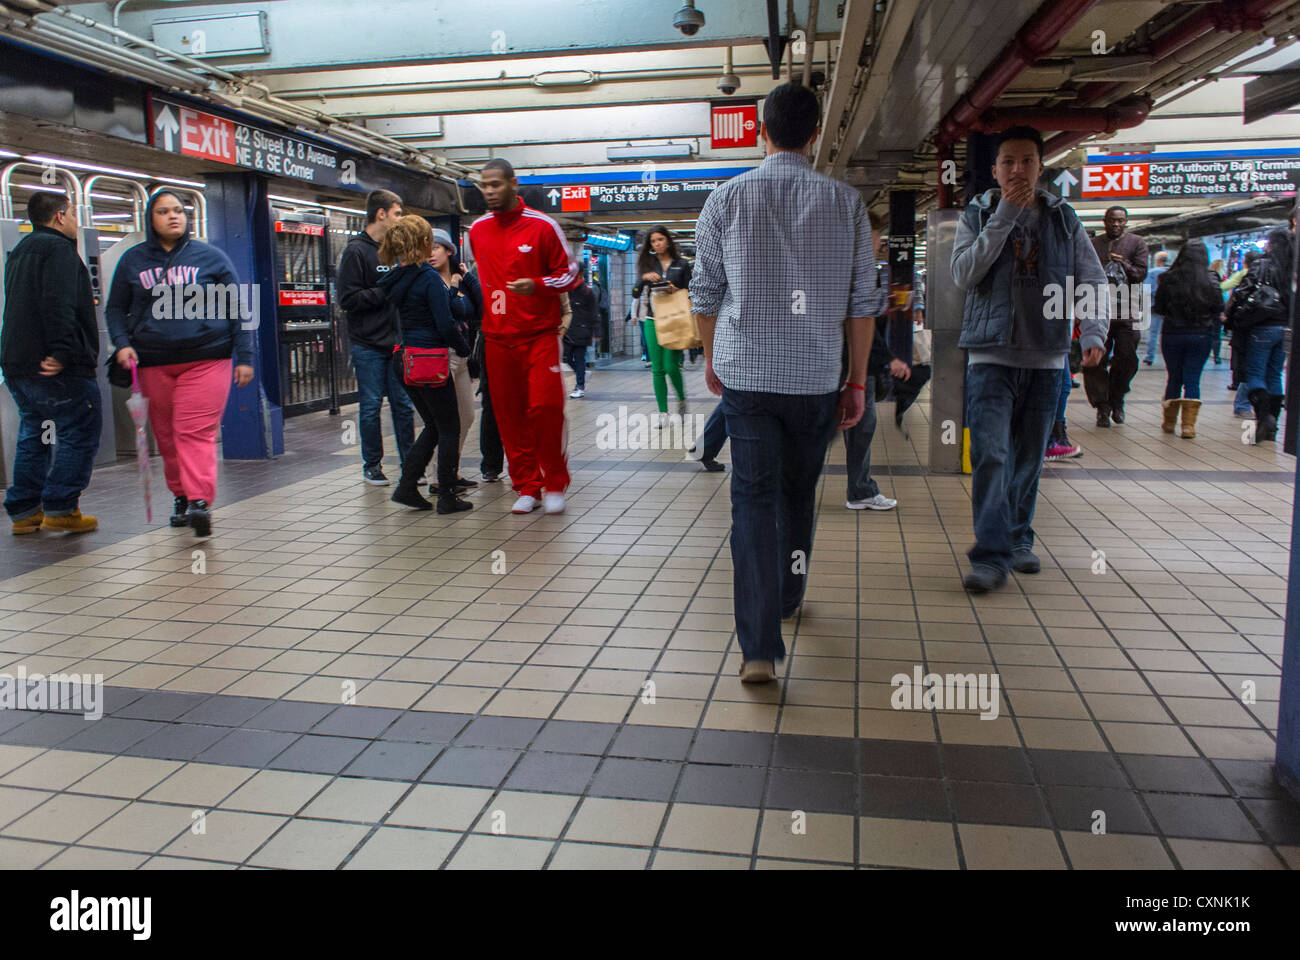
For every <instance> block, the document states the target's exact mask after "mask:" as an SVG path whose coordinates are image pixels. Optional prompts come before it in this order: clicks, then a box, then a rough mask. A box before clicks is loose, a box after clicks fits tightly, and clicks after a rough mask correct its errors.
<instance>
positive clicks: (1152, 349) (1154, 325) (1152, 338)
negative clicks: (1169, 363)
mask: <svg viewBox="0 0 1300 960" xmlns="http://www.w3.org/2000/svg"><path fill="white" fill-rule="evenodd" d="M1164 325H1165V318H1164V317H1162V316H1161V315H1160V314H1158V313H1153V314H1151V326H1150V328H1149V329H1148V330H1147V331H1146V338H1147V355H1146V361H1147V363H1154V362H1155V359H1156V345H1157V344H1158V343H1159V342H1160V328H1161V327H1163V326H1164Z"/></svg>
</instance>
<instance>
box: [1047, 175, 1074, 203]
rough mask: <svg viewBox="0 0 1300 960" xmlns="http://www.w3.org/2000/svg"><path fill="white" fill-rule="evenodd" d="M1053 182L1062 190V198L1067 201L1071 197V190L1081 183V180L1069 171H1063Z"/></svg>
mask: <svg viewBox="0 0 1300 960" xmlns="http://www.w3.org/2000/svg"><path fill="white" fill-rule="evenodd" d="M1052 182H1053V183H1054V184H1056V185H1057V186H1058V187H1060V188H1061V197H1062V198H1063V199H1065V198H1068V197H1069V196H1070V188H1071V187H1072V186H1074V185H1075V184H1076V183H1078V182H1079V178H1078V177H1076V176H1075V175H1074V174H1072V173H1071V172H1070V171H1069V170H1062V171H1061V172H1060V173H1059V174H1058V175H1057V177H1056V179H1055V180H1053V181H1052Z"/></svg>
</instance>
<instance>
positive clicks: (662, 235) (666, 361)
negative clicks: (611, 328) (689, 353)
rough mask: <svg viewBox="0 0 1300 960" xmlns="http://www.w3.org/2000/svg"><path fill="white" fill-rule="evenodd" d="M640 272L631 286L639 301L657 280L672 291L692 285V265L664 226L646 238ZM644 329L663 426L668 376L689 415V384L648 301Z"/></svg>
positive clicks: (679, 409)
mask: <svg viewBox="0 0 1300 960" xmlns="http://www.w3.org/2000/svg"><path fill="white" fill-rule="evenodd" d="M637 271H638V272H639V273H640V274H641V279H640V280H638V281H637V283H636V286H634V287H633V288H632V299H633V300H639V299H640V298H641V297H642V295H644V296H645V297H646V299H647V301H650V300H651V299H652V298H651V297H650V293H649V291H648V290H647V287H648V286H650V285H651V284H656V283H665V282H666V283H667V284H668V289H669V291H670V292H671V291H673V290H685V289H687V288H688V287H690V285H691V265H690V264H689V263H687V262H686V261H685V260H684V259H682V255H681V254H680V253H678V252H677V241H675V240H674V239H673V235H672V232H671V231H669V229H668V228H667V227H665V226H658V227H655V228H654V229H653V230H651V231H650V235H649V236H648V237H646V240H645V246H644V247H642V249H641V256H640V258H638V260H637ZM642 326H643V329H644V330H645V343H646V352H647V353H648V354H649V356H650V369H651V371H652V376H653V378H654V389H655V403H656V404H658V406H659V416H658V417H657V418H656V424H657V425H658V426H663V422H664V417H665V415H666V414H667V413H668V384H667V382H666V381H665V379H664V378H665V377H667V379H668V380H671V381H672V382H673V389H674V390H676V391H677V412H678V413H680V414H681V415H682V416H685V415H686V387H685V385H684V384H683V383H682V351H680V350H664V349H662V348H661V347H660V346H659V341H658V340H657V339H656V338H655V321H654V309H653V307H652V306H650V305H649V304H648V305H647V308H646V311H645V319H644V320H643V321H642Z"/></svg>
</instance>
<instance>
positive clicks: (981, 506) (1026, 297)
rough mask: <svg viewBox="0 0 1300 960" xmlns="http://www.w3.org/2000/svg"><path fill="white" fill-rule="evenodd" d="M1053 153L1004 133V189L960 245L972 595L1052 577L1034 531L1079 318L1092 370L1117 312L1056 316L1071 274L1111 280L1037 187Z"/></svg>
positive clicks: (989, 196) (1104, 308)
mask: <svg viewBox="0 0 1300 960" xmlns="http://www.w3.org/2000/svg"><path fill="white" fill-rule="evenodd" d="M1042 151H1043V138H1042V134H1040V133H1039V132H1038V131H1037V130H1035V129H1034V128H1032V127H1012V128H1011V129H1010V130H1007V131H1006V132H1005V133H1003V134H1002V136H1001V139H1000V143H999V146H998V153H997V159H996V160H995V162H994V165H993V177H994V179H995V180H996V181H997V183H998V185H997V186H996V187H994V188H992V189H990V190H986V191H985V192H984V193H982V194H980V195H979V196H977V197H975V198H974V199H973V200H971V202H970V204H969V205H968V206H967V207H966V210H965V211H964V212H963V213H962V217H961V220H960V221H959V222H958V225H957V236H956V238H955V240H954V242H953V249H952V276H953V280H954V281H955V282H956V284H957V286H958V287H960V288H961V289H963V290H965V291H966V304H965V308H964V309H963V312H962V325H961V339H960V340H959V341H958V344H957V345H958V346H959V347H961V348H962V349H964V350H966V351H968V354H967V363H968V366H967V370H966V423H967V426H969V428H970V447H971V450H970V458H971V505H972V508H973V511H974V519H975V545H974V546H973V547H971V549H970V551H969V552H968V554H967V556H969V557H970V562H971V569H970V572H969V573H967V574H966V576H965V577H964V578H963V583H964V585H965V587H966V589H967V590H970V591H971V592H972V593H986V592H987V591H989V590H993V589H995V588H997V587H1000V586H1002V585H1003V584H1005V583H1006V582H1007V571H1008V570H1012V569H1014V570H1016V571H1017V572H1018V573H1037V572H1038V571H1039V570H1041V569H1042V564H1041V562H1040V561H1039V559H1038V557H1036V556H1035V555H1034V553H1033V545H1034V531H1033V529H1032V527H1031V526H1030V523H1031V522H1032V520H1033V517H1034V505H1035V502H1036V501H1037V499H1038V477H1039V474H1040V473H1041V472H1042V467H1043V450H1044V449H1045V448H1046V446H1047V437H1048V433H1049V432H1050V430H1051V427H1052V421H1053V418H1054V417H1055V414H1056V405H1057V399H1058V396H1059V394H1060V387H1061V381H1060V376H1061V370H1062V368H1063V367H1064V365H1065V361H1066V355H1067V354H1068V353H1069V349H1070V339H1071V333H1072V327H1073V322H1074V320H1075V319H1078V320H1079V322H1080V324H1081V332H1080V334H1079V339H1080V345H1081V346H1082V348H1083V366H1084V367H1085V368H1091V367H1095V366H1096V365H1097V364H1098V363H1100V362H1101V357H1102V344H1103V342H1104V339H1105V333H1106V322H1107V317H1108V316H1109V313H1110V304H1109V301H1108V299H1107V298H1105V297H1093V298H1091V299H1092V300H1093V306H1094V309H1092V310H1091V311H1089V312H1090V313H1091V314H1092V315H1091V316H1080V317H1074V316H1072V313H1074V312H1075V309H1076V305H1075V304H1069V303H1066V304H1065V309H1063V310H1056V309H1054V308H1053V309H1047V306H1048V303H1049V301H1050V300H1056V301H1057V303H1058V304H1059V303H1061V302H1062V298H1063V297H1064V291H1065V290H1066V288H1067V284H1066V278H1067V277H1070V276H1073V277H1074V287H1075V288H1076V289H1078V288H1080V287H1082V286H1083V285H1084V284H1093V285H1095V284H1102V283H1105V274H1103V273H1102V269H1101V263H1100V262H1099V261H1098V259H1097V254H1096V253H1095V252H1094V250H1093V248H1092V242H1091V240H1090V238H1089V237H1088V234H1087V232H1086V231H1085V230H1084V229H1083V225H1082V224H1081V223H1080V222H1079V218H1078V217H1077V216H1076V215H1075V212H1074V210H1072V209H1071V208H1070V205H1069V204H1068V203H1065V202H1064V201H1063V200H1062V199H1061V198H1060V197H1057V196H1054V195H1053V194H1051V193H1048V192H1047V191H1045V190H1040V189H1038V188H1037V187H1036V184H1037V182H1038V177H1039V175H1040V174H1041V173H1042V171H1043V163H1042V161H1043V154H1042ZM1087 301H1088V298H1084V299H1083V300H1082V301H1081V303H1080V306H1081V307H1087V306H1088V302H1087ZM1048 314H1051V315H1052V316H1053V317H1055V319H1051V318H1049V317H1048ZM1062 314H1063V315H1062Z"/></svg>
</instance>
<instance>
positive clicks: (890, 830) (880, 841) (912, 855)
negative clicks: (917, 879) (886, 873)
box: [858, 817, 957, 870]
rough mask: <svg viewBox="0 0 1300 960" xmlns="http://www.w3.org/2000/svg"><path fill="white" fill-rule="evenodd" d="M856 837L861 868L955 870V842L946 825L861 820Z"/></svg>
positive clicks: (913, 821) (873, 818)
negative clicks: (862, 866) (863, 866)
mask: <svg viewBox="0 0 1300 960" xmlns="http://www.w3.org/2000/svg"><path fill="white" fill-rule="evenodd" d="M858 837H859V839H858V863H860V864H863V865H870V866H884V867H921V868H925V869H929V870H955V869H957V842H956V840H955V839H954V837H953V832H952V824H949V823H929V822H925V821H919V820H889V819H884V818H878V817H862V818H861V819H860V820H859V821H858Z"/></svg>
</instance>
